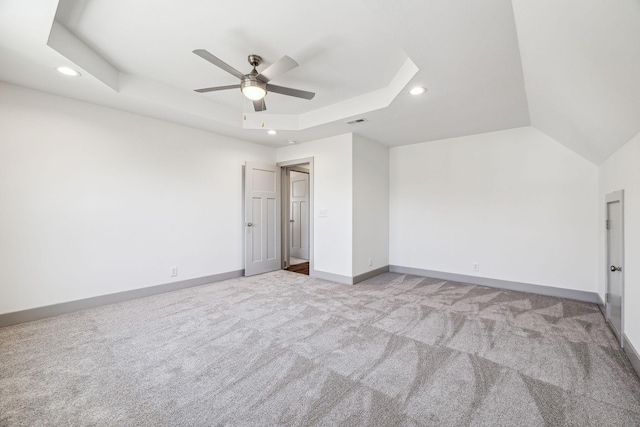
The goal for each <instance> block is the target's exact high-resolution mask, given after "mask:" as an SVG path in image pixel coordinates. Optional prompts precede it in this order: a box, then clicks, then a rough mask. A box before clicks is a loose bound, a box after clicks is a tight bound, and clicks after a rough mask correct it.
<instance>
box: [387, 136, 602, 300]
mask: <svg viewBox="0 0 640 427" xmlns="http://www.w3.org/2000/svg"><path fill="white" fill-rule="evenodd" d="M597 174H598V170H597V167H596V166H594V165H593V164H591V163H589V162H588V161H587V160H585V159H583V158H582V157H580V156H578V155H576V154H575V153H573V152H571V151H569V150H568V149H566V148H565V147H563V146H561V145H560V144H558V143H557V142H555V141H554V140H552V139H551V138H549V137H547V136H546V135H544V134H542V133H541V132H539V131H537V130H536V129H534V128H532V127H525V128H518V129H511V130H506V131H500V132H492V133H487V134H481V135H473V136H468V137H462V138H454V139H448V140H440V141H433V142H427V143H422V144H416V145H410V146H404V147H396V148H392V149H391V150H390V194H391V197H390V264H391V265H398V266H404V267H413V268H421V269H426V270H435V271H442V272H449V273H457V274H466V275H478V276H481V277H487V278H494V279H502V280H510V281H516V282H523V283H532V284H538V285H545V286H554V287H560V288H567V289H575V290H583V291H591V292H595V291H596V289H597V285H596V278H597V266H596V262H597V217H598V216H597V212H598V205H597V200H598V198H597V191H596V188H597V182H598V175H597ZM473 262H479V263H480V271H479V272H478V273H474V272H473V271H472V263H473Z"/></svg>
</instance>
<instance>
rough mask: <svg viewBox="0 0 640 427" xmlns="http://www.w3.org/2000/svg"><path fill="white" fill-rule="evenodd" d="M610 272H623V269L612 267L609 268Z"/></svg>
mask: <svg viewBox="0 0 640 427" xmlns="http://www.w3.org/2000/svg"><path fill="white" fill-rule="evenodd" d="M609 270H611V271H622V267H616V266H615V265H612V266H611V267H609Z"/></svg>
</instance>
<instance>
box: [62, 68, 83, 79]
mask: <svg viewBox="0 0 640 427" xmlns="http://www.w3.org/2000/svg"><path fill="white" fill-rule="evenodd" d="M56 69H57V70H58V72H60V73H62V74H64V75H65V76H72V77H80V76H81V75H82V74H80V73H79V72H78V71H76V70H74V69H73V68H69V67H58V68H56Z"/></svg>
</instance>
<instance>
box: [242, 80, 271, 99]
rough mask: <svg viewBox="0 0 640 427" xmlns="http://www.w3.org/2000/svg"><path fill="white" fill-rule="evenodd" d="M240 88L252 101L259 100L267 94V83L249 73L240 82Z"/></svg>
mask: <svg viewBox="0 0 640 427" xmlns="http://www.w3.org/2000/svg"><path fill="white" fill-rule="evenodd" d="M240 90H241V91H242V93H243V94H244V96H246V97H247V98H249V99H250V100H252V101H259V100H261V99H262V98H264V97H265V96H266V95H267V84H266V83H264V82H262V81H260V80H258V79H257V78H256V77H255V76H253V75H251V74H249V75H247V76H245V77H244V78H243V79H242V81H241V82H240Z"/></svg>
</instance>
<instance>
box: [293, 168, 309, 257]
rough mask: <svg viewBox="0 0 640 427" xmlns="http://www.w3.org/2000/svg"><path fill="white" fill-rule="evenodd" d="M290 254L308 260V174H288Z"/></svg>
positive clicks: (294, 172)
mask: <svg viewBox="0 0 640 427" xmlns="http://www.w3.org/2000/svg"><path fill="white" fill-rule="evenodd" d="M289 195H290V196H289V197H290V209H289V214H290V219H289V224H290V233H289V236H290V239H289V240H290V254H291V256H294V257H296V258H302V259H309V174H308V173H302V172H296V171H291V172H290V191H289Z"/></svg>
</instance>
